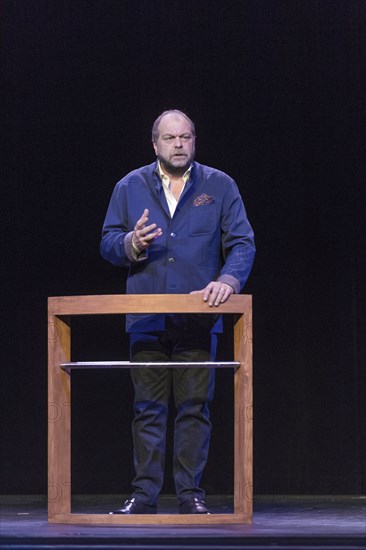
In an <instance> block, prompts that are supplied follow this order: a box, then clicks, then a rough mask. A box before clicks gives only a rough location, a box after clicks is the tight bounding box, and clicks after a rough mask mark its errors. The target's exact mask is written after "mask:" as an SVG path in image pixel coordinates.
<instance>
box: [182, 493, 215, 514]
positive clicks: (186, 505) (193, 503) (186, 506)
mask: <svg viewBox="0 0 366 550" xmlns="http://www.w3.org/2000/svg"><path fill="white" fill-rule="evenodd" d="M179 513H180V514H210V513H211V512H210V511H209V509H208V508H207V506H206V503H205V501H204V500H203V499H202V498H197V497H192V498H190V499H189V500H185V501H184V502H182V504H180V505H179Z"/></svg>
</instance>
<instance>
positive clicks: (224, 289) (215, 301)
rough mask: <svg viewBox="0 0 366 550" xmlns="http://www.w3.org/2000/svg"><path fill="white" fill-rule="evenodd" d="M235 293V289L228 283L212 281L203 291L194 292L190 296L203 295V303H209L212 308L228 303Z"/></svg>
mask: <svg viewBox="0 0 366 550" xmlns="http://www.w3.org/2000/svg"><path fill="white" fill-rule="evenodd" d="M233 292H234V290H233V288H232V287H231V286H230V285H227V284H226V283H220V281H211V282H210V283H208V285H207V286H206V287H205V288H203V289H202V290H193V291H192V292H190V294H203V301H204V302H208V305H209V306H210V307H212V306H214V305H215V306H216V307H218V306H219V305H220V304H223V303H224V302H226V300H227V299H228V298H229V296H230V295H231V294H232V293H233Z"/></svg>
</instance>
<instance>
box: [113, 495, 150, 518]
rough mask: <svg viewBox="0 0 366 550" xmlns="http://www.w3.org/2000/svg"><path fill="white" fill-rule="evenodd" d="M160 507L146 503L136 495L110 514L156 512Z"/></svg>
mask: <svg viewBox="0 0 366 550" xmlns="http://www.w3.org/2000/svg"><path fill="white" fill-rule="evenodd" d="M157 511H158V507H157V506H154V505H150V504H145V503H144V502H141V500H138V499H137V498H135V497H132V498H129V499H127V500H126V502H125V503H124V505H123V506H122V508H119V509H118V510H114V512H109V514H156V513H157Z"/></svg>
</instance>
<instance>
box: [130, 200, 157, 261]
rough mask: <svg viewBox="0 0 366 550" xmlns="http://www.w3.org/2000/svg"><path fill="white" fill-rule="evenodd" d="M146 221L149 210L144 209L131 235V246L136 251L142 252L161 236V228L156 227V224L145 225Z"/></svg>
mask: <svg viewBox="0 0 366 550" xmlns="http://www.w3.org/2000/svg"><path fill="white" fill-rule="evenodd" d="M148 221H149V210H148V209H147V208H145V210H144V211H143V213H142V216H141V218H140V219H139V220H137V222H136V225H135V227H134V230H133V234H132V246H133V247H134V248H135V249H136V251H139V252H142V251H143V250H145V249H146V248H147V247H148V246H150V244H151V243H152V242H153V241H154V240H155V239H157V238H158V237H161V235H162V234H163V232H162V230H161V228H160V227H156V223H152V224H150V225H146V224H147V222H148Z"/></svg>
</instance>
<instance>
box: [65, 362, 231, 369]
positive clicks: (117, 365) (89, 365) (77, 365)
mask: <svg viewBox="0 0 366 550" xmlns="http://www.w3.org/2000/svg"><path fill="white" fill-rule="evenodd" d="M239 366H240V363H239V362H238V361H219V362H217V361H203V362H182V363H180V362H176V363H175V362H156V363H155V362H154V363H152V362H151V363H139V362H136V363H135V362H132V361H78V362H74V363H61V364H60V367H61V368H62V369H63V370H66V371H70V370H73V369H101V368H107V369H129V368H160V367H165V368H177V367H178V368H179V367H180V368H186V367H189V368H220V367H221V368H230V367H231V368H238V367H239Z"/></svg>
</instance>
